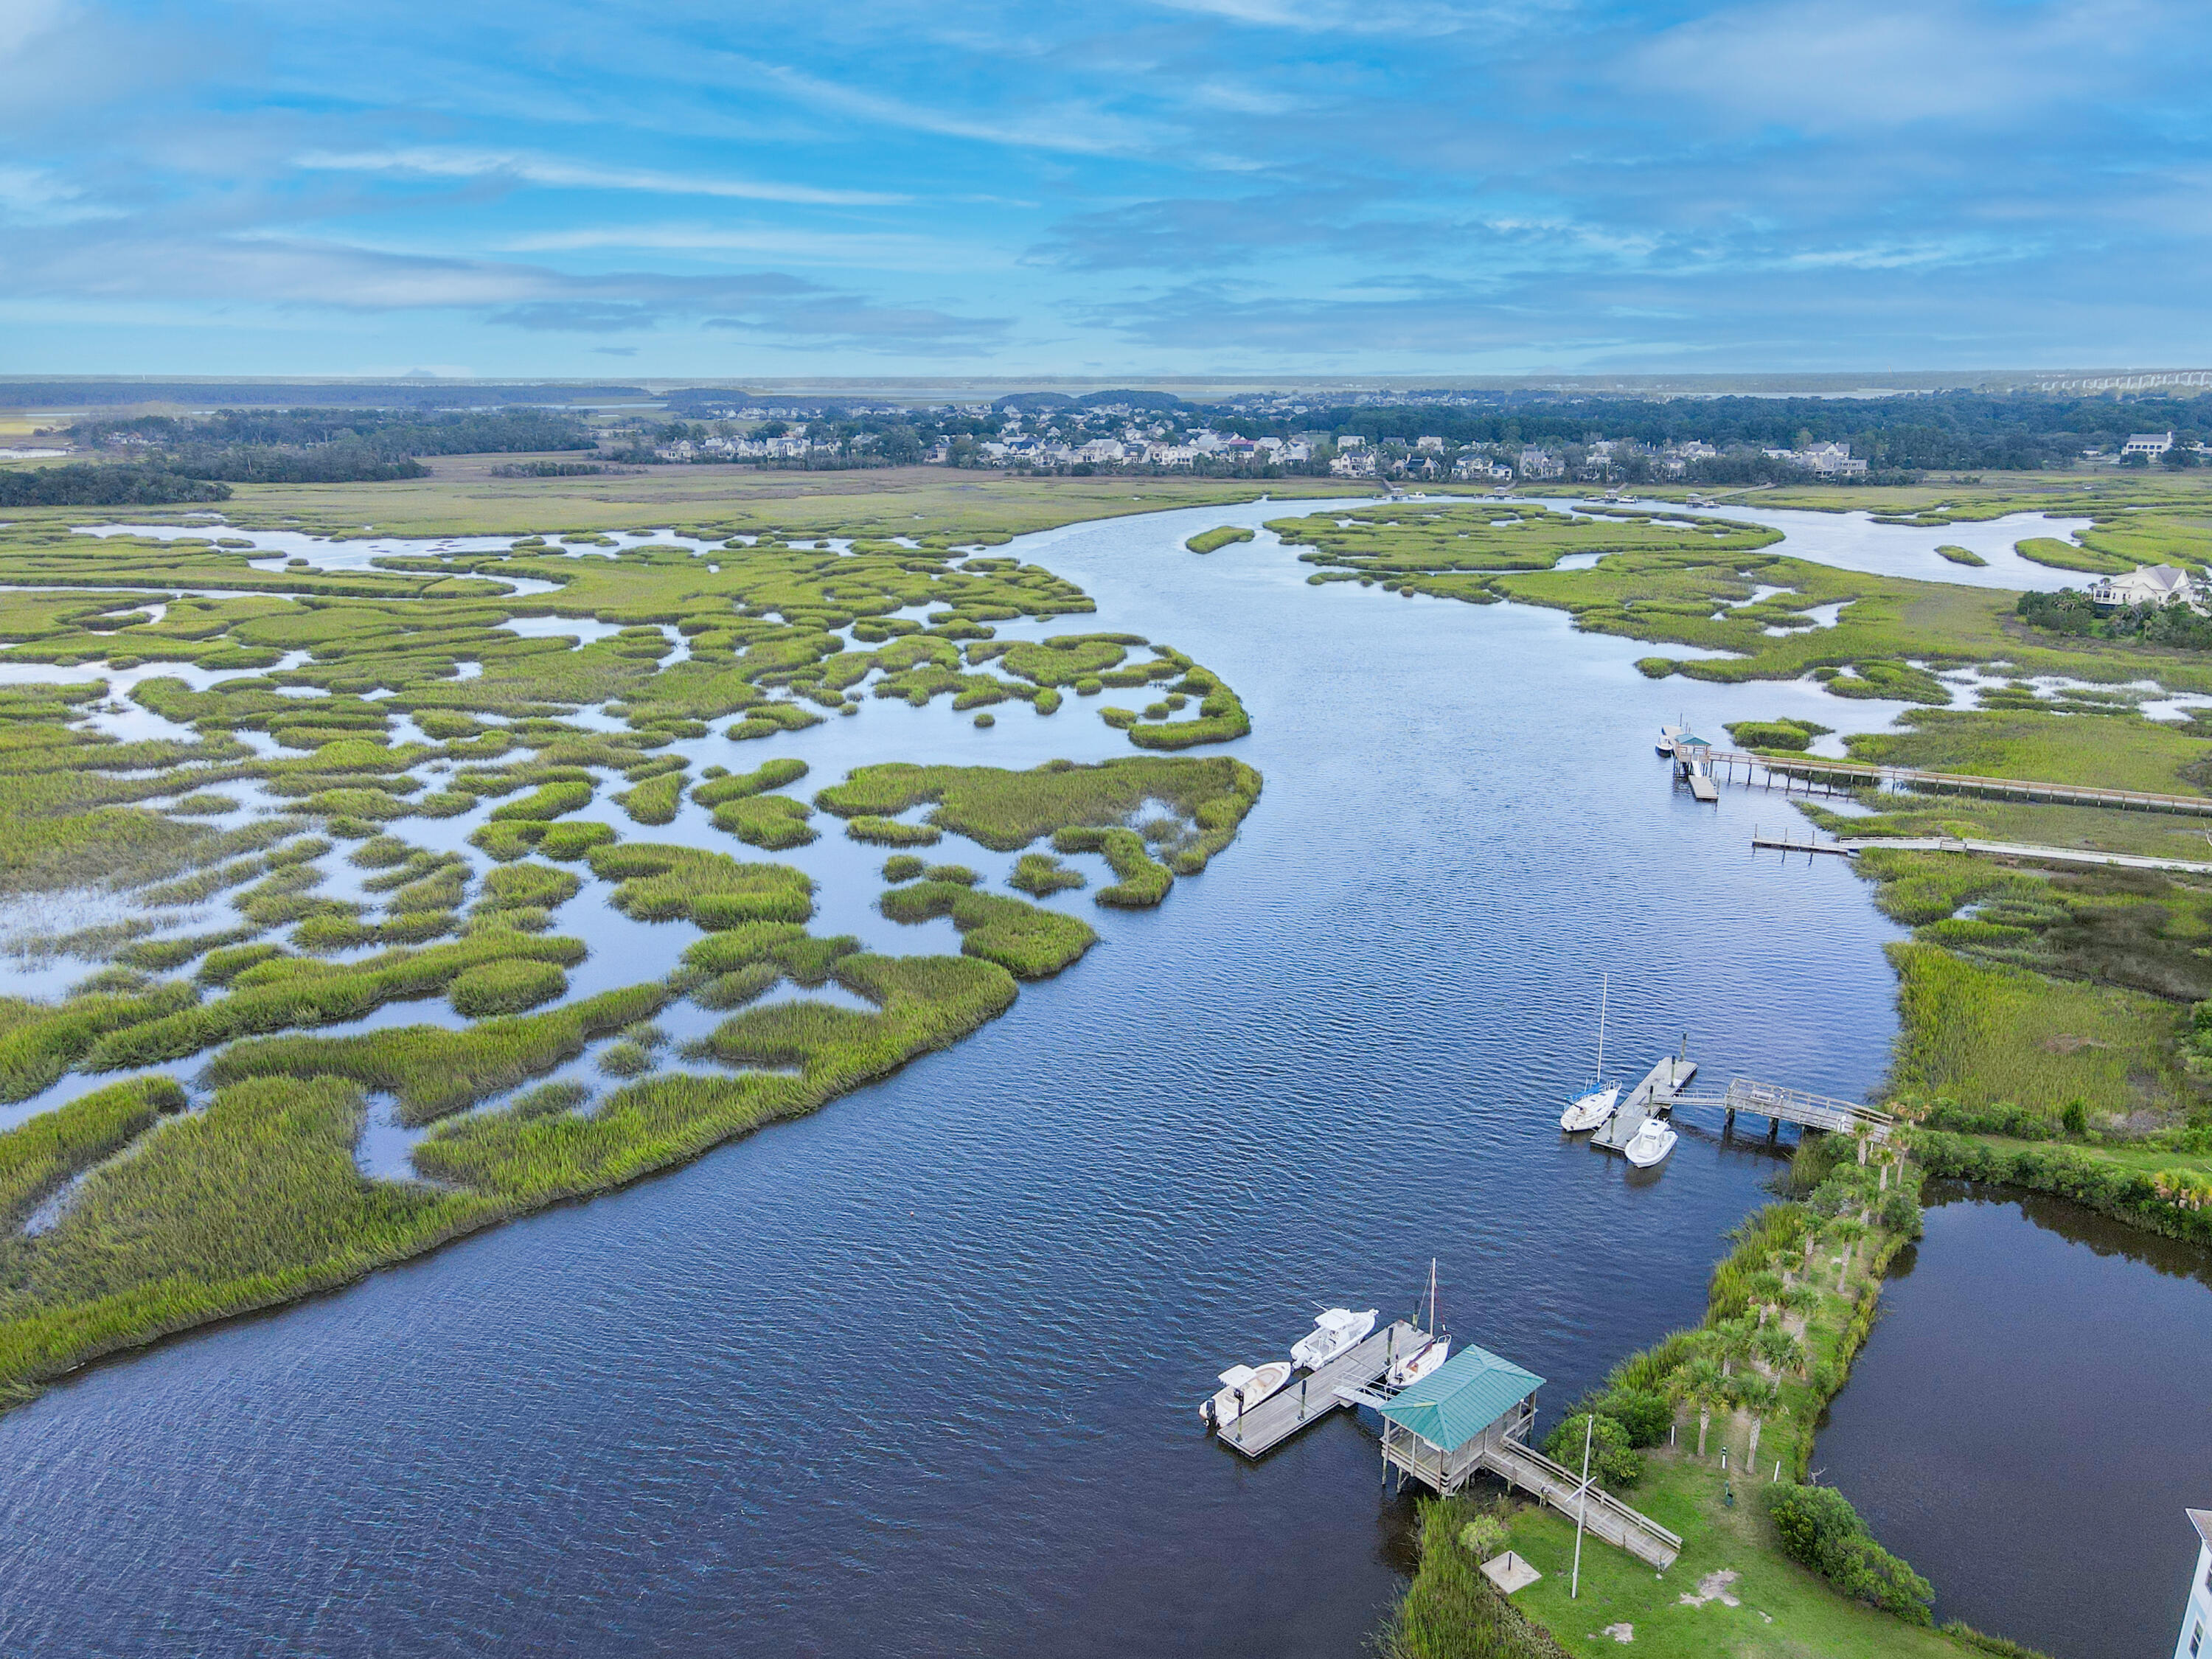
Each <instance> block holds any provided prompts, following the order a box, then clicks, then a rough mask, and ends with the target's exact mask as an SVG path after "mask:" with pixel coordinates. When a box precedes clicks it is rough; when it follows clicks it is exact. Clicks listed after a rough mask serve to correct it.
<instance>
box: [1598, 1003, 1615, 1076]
mask: <svg viewBox="0 0 2212 1659" xmlns="http://www.w3.org/2000/svg"><path fill="white" fill-rule="evenodd" d="M1612 989H1613V975H1610V974H1607V975H1602V976H1601V977H1600V979H1599V980H1598V990H1597V1086H1598V1087H1599V1088H1601V1089H1602V1088H1603V1087H1605V1005H1606V1000H1607V995H1608V994H1609V993H1610V992H1611V991H1612Z"/></svg>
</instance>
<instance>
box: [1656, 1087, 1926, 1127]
mask: <svg viewBox="0 0 2212 1659" xmlns="http://www.w3.org/2000/svg"><path fill="white" fill-rule="evenodd" d="M1674 1104H1675V1105H1677V1106H1711V1107H1715V1108H1717V1109H1719V1110H1721V1111H1723V1112H1726V1113H1727V1114H1728V1121H1729V1123H1730V1124H1734V1123H1735V1115H1736V1114H1737V1113H1738V1112H1748V1113H1750V1114H1751V1115H1753V1116H1754V1117H1763V1118H1765V1119H1766V1120H1767V1121H1768V1122H1769V1123H1771V1124H1780V1123H1795V1124H1796V1125H1797V1126H1798V1127H1800V1128H1805V1129H1825V1130H1826V1131H1827V1132H1828V1133H1831V1134H1847V1135H1860V1134H1863V1135H1865V1136H1866V1137H1867V1138H1868V1139H1872V1140H1887V1139H1889V1137H1890V1135H1891V1133H1893V1131H1894V1130H1895V1129H1896V1127H1897V1120H1896V1118H1894V1117H1893V1116H1892V1115H1890V1114H1889V1113H1887V1112H1885V1111H1883V1110H1881V1109H1880V1108H1879V1107H1875V1106H1862V1105H1860V1104H1859V1103H1857V1101H1853V1100H1838V1099H1836V1098H1835V1097H1832V1096H1830V1095H1816V1094H1811V1093H1808V1091H1805V1090H1802V1089H1790V1088H1785V1087H1784V1086H1783V1085H1780V1084H1778V1083H1759V1082H1755V1081H1753V1079H1750V1078H1747V1077H1739V1078H1730V1079H1729V1086H1728V1091H1727V1092H1726V1093H1724V1094H1718V1095H1677V1096H1676V1097H1674ZM1770 1133H1771V1131H1770Z"/></svg>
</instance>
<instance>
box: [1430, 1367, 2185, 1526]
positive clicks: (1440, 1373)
mask: <svg viewBox="0 0 2212 1659" xmlns="http://www.w3.org/2000/svg"><path fill="white" fill-rule="evenodd" d="M1437 1376H1443V1372H1442V1371H1439V1372H1437ZM2184 1513H2185V1514H2186V1515H2187V1516H2189V1520H2190V1524H2191V1525H2192V1526H2194V1527H2195V1528H2197V1536H2198V1537H2199V1538H2201V1539H2203V1541H2204V1547H2206V1548H2207V1549H2212V1510H2185V1511H2184Z"/></svg>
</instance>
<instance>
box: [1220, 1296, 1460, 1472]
mask: <svg viewBox="0 0 2212 1659" xmlns="http://www.w3.org/2000/svg"><path fill="white" fill-rule="evenodd" d="M1426 1340H1428V1337H1427V1334H1425V1332H1423V1331H1421V1330H1420V1329H1419V1328H1416V1327H1415V1326H1413V1325H1412V1324H1410V1323H1408V1322H1407V1321H1405V1320H1402V1319H1399V1320H1394V1321H1392V1322H1390V1323H1389V1324H1388V1325H1385V1326H1384V1327H1383V1328H1382V1329H1380V1330H1378V1331H1376V1333H1375V1334H1373V1335H1372V1336H1370V1337H1369V1338H1368V1339H1367V1340H1365V1341H1364V1342H1362V1343H1360V1344H1359V1346H1358V1347H1356V1348H1353V1349H1352V1350H1351V1352H1348V1353H1343V1354H1340V1355H1338V1356H1337V1358H1334V1359H1332V1360H1330V1361H1329V1362H1328V1364H1326V1365H1323V1366H1322V1368H1321V1369H1320V1370H1317V1371H1310V1372H1309V1373H1307V1374H1306V1375H1305V1376H1302V1377H1293V1378H1292V1379H1291V1381H1290V1382H1289V1383H1286V1384H1285V1385H1284V1388H1283V1389H1282V1392H1281V1393H1279V1394H1273V1395H1269V1396H1268V1397H1267V1399H1265V1400H1262V1401H1261V1402H1260V1403H1259V1404H1258V1405H1256V1406H1255V1407H1252V1408H1251V1409H1250V1410H1249V1411H1247V1412H1245V1413H1243V1415H1242V1416H1240V1417H1238V1418H1237V1419H1236V1420H1235V1421H1234V1422H1232V1423H1230V1424H1229V1425H1226V1426H1225V1427H1224V1428H1223V1429H1221V1430H1220V1431H1219V1432H1220V1437H1221V1443H1222V1444H1224V1445H1225V1446H1234V1447H1235V1448H1236V1449H1237V1450H1238V1451H1241V1452H1243V1454H1244V1455H1245V1456H1247V1457H1261V1456H1264V1455H1267V1453H1268V1452H1270V1451H1273V1449H1275V1448H1276V1447H1277V1446H1279V1445H1280V1444H1282V1443H1283V1442H1284V1441H1285V1440H1287V1439H1289V1438H1290V1437H1291V1436H1292V1435H1294V1434H1296V1433H1297V1431H1299V1430H1300V1429H1303V1428H1304V1427H1305V1425H1307V1424H1309V1423H1312V1422H1316V1421H1318V1420H1319V1419H1322V1418H1324V1417H1327V1416H1328V1414H1329V1413H1331V1412H1334V1411H1338V1410H1341V1409H1342V1408H1344V1407H1348V1406H1350V1405H1352V1403H1353V1402H1352V1401H1350V1400H1348V1399H1346V1398H1345V1397H1344V1396H1345V1395H1346V1394H1348V1393H1351V1392H1352V1391H1355V1390H1358V1389H1367V1388H1371V1387H1372V1386H1374V1385H1375V1384H1376V1383H1379V1382H1381V1381H1382V1380H1383V1376H1384V1374H1385V1373H1387V1372H1388V1371H1389V1369H1390V1366H1391V1364H1392V1363H1393V1362H1395V1360H1396V1359H1397V1358H1398V1356H1399V1355H1400V1354H1402V1353H1406V1352H1410V1351H1411V1350H1412V1349H1413V1347H1415V1346H1418V1345H1419V1344H1420V1343H1422V1342H1425V1341H1426Z"/></svg>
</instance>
